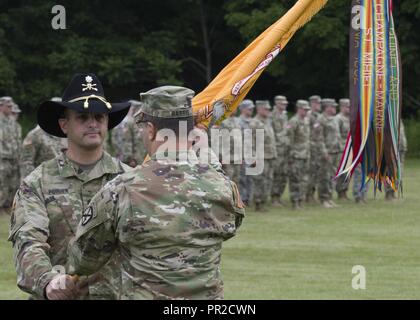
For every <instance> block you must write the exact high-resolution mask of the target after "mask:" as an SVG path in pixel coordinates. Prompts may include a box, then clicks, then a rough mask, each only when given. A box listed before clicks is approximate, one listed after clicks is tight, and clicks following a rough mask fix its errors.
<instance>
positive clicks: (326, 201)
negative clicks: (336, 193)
mask: <svg viewBox="0 0 420 320" xmlns="http://www.w3.org/2000/svg"><path fill="white" fill-rule="evenodd" d="M321 104H322V108H323V110H324V112H323V114H322V116H321V118H320V124H321V129H322V133H323V135H324V143H325V148H326V151H327V153H326V154H325V155H324V158H325V159H326V160H325V162H324V163H323V164H322V165H321V170H320V186H319V197H320V200H321V202H322V205H323V206H324V207H325V208H332V207H336V206H337V205H336V204H335V203H334V201H333V200H332V197H333V190H334V183H333V179H334V177H335V173H336V171H337V167H338V164H339V162H340V157H341V146H340V129H339V127H338V123H337V121H336V119H335V117H334V116H335V114H336V108H337V102H336V101H335V99H322V101H321Z"/></svg>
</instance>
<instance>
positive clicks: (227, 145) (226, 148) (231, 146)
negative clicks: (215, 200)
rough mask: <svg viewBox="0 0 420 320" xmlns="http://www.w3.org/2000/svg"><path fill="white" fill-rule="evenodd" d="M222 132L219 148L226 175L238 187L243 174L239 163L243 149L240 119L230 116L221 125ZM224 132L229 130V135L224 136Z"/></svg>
mask: <svg viewBox="0 0 420 320" xmlns="http://www.w3.org/2000/svg"><path fill="white" fill-rule="evenodd" d="M220 130H221V131H220V133H221V135H220V138H221V139H220V140H221V143H220V145H219V148H220V158H221V160H222V167H223V170H224V171H225V173H226V175H227V176H228V177H229V178H230V179H231V180H232V181H234V182H235V183H236V184H237V185H238V184H239V178H240V174H241V163H239V162H240V158H241V152H242V148H240V147H241V145H242V131H241V124H240V119H239V118H238V117H234V116H233V115H232V116H230V117H229V118H227V119H226V120H224V121H223V122H222V123H221V124H220ZM222 130H227V131H228V132H227V134H224V132H223V131H222ZM235 155H236V159H235ZM226 159H229V163H225V162H226V161H227V160H226ZM235 160H236V161H235ZM235 162H236V163H235Z"/></svg>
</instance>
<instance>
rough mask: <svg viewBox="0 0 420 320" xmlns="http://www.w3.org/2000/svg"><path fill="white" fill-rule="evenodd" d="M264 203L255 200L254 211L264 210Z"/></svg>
mask: <svg viewBox="0 0 420 320" xmlns="http://www.w3.org/2000/svg"><path fill="white" fill-rule="evenodd" d="M264 210H265V209H264V205H263V203H262V202H255V211H256V212H264Z"/></svg>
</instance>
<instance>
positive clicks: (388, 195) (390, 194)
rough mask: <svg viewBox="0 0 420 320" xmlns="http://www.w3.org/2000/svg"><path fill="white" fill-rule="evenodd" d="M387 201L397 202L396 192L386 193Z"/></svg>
mask: <svg viewBox="0 0 420 320" xmlns="http://www.w3.org/2000/svg"><path fill="white" fill-rule="evenodd" d="M385 200H387V201H394V200H395V192H394V191H388V192H386V193H385Z"/></svg>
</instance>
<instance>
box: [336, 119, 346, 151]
mask: <svg viewBox="0 0 420 320" xmlns="http://www.w3.org/2000/svg"><path fill="white" fill-rule="evenodd" d="M335 119H336V121H337V123H338V128H339V129H340V146H341V150H344V148H345V147H346V141H347V136H348V134H349V132H350V118H349V117H346V116H345V115H343V114H342V113H339V114H337V115H336V116H335Z"/></svg>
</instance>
